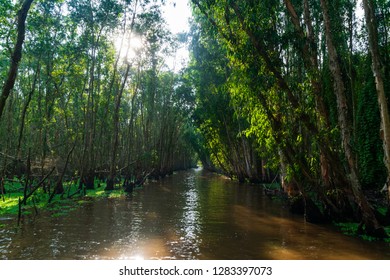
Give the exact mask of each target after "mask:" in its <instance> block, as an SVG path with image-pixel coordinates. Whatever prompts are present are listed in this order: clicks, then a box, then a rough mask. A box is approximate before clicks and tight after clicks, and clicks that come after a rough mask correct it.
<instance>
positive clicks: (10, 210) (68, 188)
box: [0, 180, 125, 227]
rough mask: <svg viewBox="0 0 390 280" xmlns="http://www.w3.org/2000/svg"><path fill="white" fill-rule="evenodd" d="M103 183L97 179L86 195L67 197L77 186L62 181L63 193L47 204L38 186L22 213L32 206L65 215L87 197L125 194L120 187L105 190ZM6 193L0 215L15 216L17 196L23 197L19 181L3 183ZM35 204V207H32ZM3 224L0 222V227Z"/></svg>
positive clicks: (0, 205)
mask: <svg viewBox="0 0 390 280" xmlns="http://www.w3.org/2000/svg"><path fill="white" fill-rule="evenodd" d="M105 187H106V184H105V183H101V182H99V181H98V180H97V181H96V182H95V189H93V190H86V195H85V196H81V195H80V194H76V195H74V196H73V197H72V198H68V196H69V194H70V195H71V194H74V193H76V192H77V189H78V186H77V185H76V184H71V183H64V190H65V193H64V195H56V196H55V197H54V199H53V200H52V202H51V203H50V204H49V203H48V200H49V195H48V194H47V193H44V192H43V190H42V189H41V188H40V189H39V190H37V191H36V192H35V193H34V194H33V195H32V196H31V197H30V198H29V199H28V201H27V204H26V205H23V206H22V211H23V212H22V214H23V215H29V214H31V213H34V212H35V210H34V208H35V207H36V208H37V209H40V210H43V209H44V210H48V211H50V212H51V213H52V214H51V215H52V217H61V216H66V215H68V214H69V213H70V212H72V211H73V210H75V209H77V208H78V207H80V206H81V205H83V204H85V203H90V202H91V201H89V200H87V199H88V198H103V197H105V198H117V197H121V196H123V195H124V194H125V192H124V191H123V190H122V188H120V189H115V190H113V191H105V190H104V188H105ZM5 189H6V191H7V193H6V194H5V195H4V197H0V216H15V217H16V216H17V215H18V211H19V198H20V199H23V187H22V184H21V183H19V182H12V183H9V182H7V183H6V185H5ZM34 204H35V207H34ZM1 226H4V225H2V224H0V227H1Z"/></svg>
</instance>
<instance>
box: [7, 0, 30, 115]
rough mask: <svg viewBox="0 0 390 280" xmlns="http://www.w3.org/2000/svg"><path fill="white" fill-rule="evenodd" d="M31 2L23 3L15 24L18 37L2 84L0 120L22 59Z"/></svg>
mask: <svg viewBox="0 0 390 280" xmlns="http://www.w3.org/2000/svg"><path fill="white" fill-rule="evenodd" d="M32 2H33V0H26V1H24V2H23V5H22V7H21V8H20V10H19V11H18V24H17V31H18V36H17V39H16V44H15V47H14V50H13V52H12V55H11V65H10V68H9V71H8V76H7V80H6V81H5V83H4V86H3V90H2V93H1V96H0V119H1V116H2V114H3V111H4V106H5V102H6V101H7V98H8V96H9V95H10V93H11V90H12V89H13V88H14V85H15V80H16V76H17V73H18V68H19V62H20V60H21V59H22V49H23V42H24V37H25V32H26V18H27V13H28V11H29V9H30V7H31V3H32Z"/></svg>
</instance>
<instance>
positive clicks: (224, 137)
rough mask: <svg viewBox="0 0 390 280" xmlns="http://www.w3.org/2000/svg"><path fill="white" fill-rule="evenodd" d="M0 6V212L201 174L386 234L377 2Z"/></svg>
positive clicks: (212, 0)
mask: <svg viewBox="0 0 390 280" xmlns="http://www.w3.org/2000/svg"><path fill="white" fill-rule="evenodd" d="M0 2H1V5H0V81H1V96H0V196H1V200H2V202H1V203H3V204H0V206H2V208H4V209H5V208H6V205H7V201H8V200H10V199H11V198H10V197H11V196H10V193H12V192H16V193H17V194H18V195H17V196H16V199H15V203H17V204H18V207H19V215H20V210H21V208H22V207H26V205H28V204H29V203H34V207H35V203H36V202H37V199H38V198H39V199H42V197H45V198H44V199H45V203H48V204H50V203H51V202H52V200H53V199H54V200H55V199H65V198H66V197H67V198H72V197H76V196H80V197H82V196H83V195H85V193H86V191H87V190H93V189H97V188H101V187H102V186H103V187H104V190H105V191H106V192H109V191H112V190H114V189H124V190H125V191H127V192H131V191H132V190H133V188H134V187H137V186H139V185H142V184H143V183H144V182H145V180H149V179H150V180H152V179H153V180H159V179H162V178H164V177H166V176H168V175H172V174H173V173H174V172H175V171H178V170H185V169H189V168H192V167H195V166H197V165H199V164H201V165H202V166H203V168H204V169H207V170H210V171H212V172H217V173H220V174H223V175H225V176H227V177H229V178H231V179H232V180H235V181H238V182H241V183H244V182H246V183H252V184H266V183H267V184H269V183H274V182H277V183H279V184H277V185H278V187H277V188H276V189H272V190H269V191H272V192H274V193H276V194H280V195H283V196H286V197H288V200H289V204H290V208H291V210H292V211H295V212H296V213H300V214H302V215H304V216H305V218H306V220H307V221H309V222H311V223H322V222H329V221H333V222H353V223H356V225H357V231H358V232H359V233H364V234H367V235H369V236H374V237H379V238H387V237H389V234H390V228H389V226H390V211H389V205H390V204H389V203H390V115H389V111H388V108H389V101H388V98H389V95H390V90H389V89H390V68H389V65H390V42H389V40H390V37H389V36H390V31H389V29H390V2H389V1H387V0H377V1H374V0H363V1H357V0H320V1H313V0H299V1H298V0H283V1H282V0H258V1H255V0H248V1H238V0H191V1H190V6H191V10H192V14H193V18H192V19H191V20H190V31H189V32H188V33H179V34H172V33H171V32H170V31H169V30H168V28H167V25H166V22H165V19H164V17H163V15H162V11H161V7H162V6H163V5H171V4H172V3H170V2H169V3H168V1H164V0H92V1H90V0H36V1H34V0H23V1H15V0H0ZM166 2H167V3H166ZM183 47H187V48H188V49H189V51H190V58H189V61H188V64H187V65H186V67H184V68H180V67H178V66H176V64H179V62H177V61H175V56H176V54H177V52H178V51H179V49H180V48H183ZM169 61H173V64H172V63H169ZM71 187H72V191H70V188H71ZM34 197H35V198H34ZM23 205H24V206H23ZM0 210H1V209H0ZM0 213H1V211H0Z"/></svg>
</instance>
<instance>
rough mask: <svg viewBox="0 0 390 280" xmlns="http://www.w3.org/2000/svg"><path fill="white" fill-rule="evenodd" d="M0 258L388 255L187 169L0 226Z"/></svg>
mask: <svg viewBox="0 0 390 280" xmlns="http://www.w3.org/2000/svg"><path fill="white" fill-rule="evenodd" d="M13 223H14V221H12V224H13ZM0 259H390V245H389V244H385V243H383V242H366V241H363V240H359V239H356V238H353V237H347V236H344V235H342V234H341V233H338V232H337V231H336V230H335V229H334V228H333V227H332V226H322V225H313V224H309V223H305V222H304V220H303V218H302V217H299V216H294V215H292V214H290V213H289V212H288V211H287V210H286V209H284V208H283V207H282V205H281V204H279V203H278V202H275V201H271V200H270V199H269V198H268V197H266V196H265V195H263V192H262V189H261V188H260V187H258V186H251V185H239V184H236V183H233V182H231V181H229V180H226V179H224V178H221V177H219V176H217V175H212V174H209V173H207V172H205V171H202V170H191V171H186V172H180V173H178V174H176V175H174V176H171V177H169V178H166V179H164V180H162V181H160V182H154V183H149V184H148V185H146V186H144V187H143V188H142V189H139V190H136V191H135V192H134V193H133V194H132V195H131V196H130V197H127V198H107V199H99V200H96V201H92V202H91V203H86V204H84V205H82V206H81V207H80V208H79V209H77V210H76V211H74V212H71V214H70V215H68V216H63V217H56V218H54V217H50V216H49V215H43V214H41V215H40V216H39V217H38V218H37V219H36V220H35V222H34V223H32V222H25V223H24V224H23V225H22V227H21V228H20V229H19V230H15V229H13V228H12V227H11V226H7V227H5V228H0Z"/></svg>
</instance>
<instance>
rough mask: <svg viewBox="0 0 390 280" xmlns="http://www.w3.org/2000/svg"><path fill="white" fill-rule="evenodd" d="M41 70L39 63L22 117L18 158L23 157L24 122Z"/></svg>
mask: <svg viewBox="0 0 390 280" xmlns="http://www.w3.org/2000/svg"><path fill="white" fill-rule="evenodd" d="M39 70H40V65H39V63H38V65H37V69H36V70H35V75H34V81H33V84H32V88H31V90H30V92H29V93H28V96H27V100H26V103H25V104H24V107H23V110H22V116H21V120H20V130H19V138H18V147H17V149H16V156H17V158H20V157H21V150H20V149H21V144H22V137H23V130H24V125H25V123H24V121H25V118H26V113H27V109H28V106H29V105H30V102H31V99H32V96H33V94H34V92H35V87H36V83H37V80H38V76H39V72H40V71H39Z"/></svg>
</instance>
